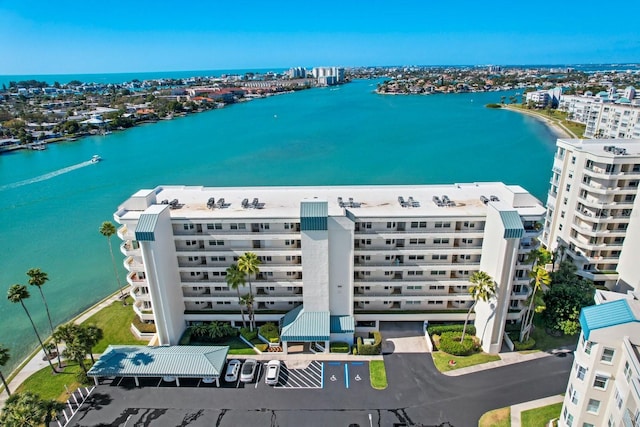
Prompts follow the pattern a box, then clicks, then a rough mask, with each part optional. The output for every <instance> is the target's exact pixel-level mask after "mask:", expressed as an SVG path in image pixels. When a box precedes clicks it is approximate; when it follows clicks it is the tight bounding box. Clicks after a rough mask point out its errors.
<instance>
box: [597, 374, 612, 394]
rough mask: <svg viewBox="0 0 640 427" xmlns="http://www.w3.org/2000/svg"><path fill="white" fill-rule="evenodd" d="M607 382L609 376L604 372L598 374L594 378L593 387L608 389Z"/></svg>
mask: <svg viewBox="0 0 640 427" xmlns="http://www.w3.org/2000/svg"><path fill="white" fill-rule="evenodd" d="M607 382H609V377H607V376H605V375H602V374H596V378H595V379H594V380H593V387H595V388H599V389H602V390H606V389H607Z"/></svg>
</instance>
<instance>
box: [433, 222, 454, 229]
mask: <svg viewBox="0 0 640 427" xmlns="http://www.w3.org/2000/svg"><path fill="white" fill-rule="evenodd" d="M435 228H451V223H450V222H441V221H438V222H436V223H435Z"/></svg>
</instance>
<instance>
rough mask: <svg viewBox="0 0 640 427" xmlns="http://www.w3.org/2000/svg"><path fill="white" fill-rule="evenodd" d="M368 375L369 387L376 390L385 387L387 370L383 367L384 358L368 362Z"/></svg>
mask: <svg viewBox="0 0 640 427" xmlns="http://www.w3.org/2000/svg"><path fill="white" fill-rule="evenodd" d="M369 376H370V377H371V387H373V388H375V389H376V390H384V389H385V388H387V385H388V384H387V370H386V369H385V367H384V360H372V361H371V362H369Z"/></svg>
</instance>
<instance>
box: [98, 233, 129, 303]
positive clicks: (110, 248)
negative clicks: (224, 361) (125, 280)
mask: <svg viewBox="0 0 640 427" xmlns="http://www.w3.org/2000/svg"><path fill="white" fill-rule="evenodd" d="M99 231H100V234H102V235H103V236H104V237H106V238H107V243H108V244H109V253H110V254H111V264H113V274H115V276H116V280H117V282H118V289H120V298H122V304H123V305H124V304H126V301H125V299H124V292H123V291H122V282H120V275H119V274H118V269H117V268H116V259H115V258H114V256H113V247H112V246H111V236H113V235H114V234H116V227H115V225H113V224H112V223H111V221H104V222H103V223H102V224H101V225H100V229H99Z"/></svg>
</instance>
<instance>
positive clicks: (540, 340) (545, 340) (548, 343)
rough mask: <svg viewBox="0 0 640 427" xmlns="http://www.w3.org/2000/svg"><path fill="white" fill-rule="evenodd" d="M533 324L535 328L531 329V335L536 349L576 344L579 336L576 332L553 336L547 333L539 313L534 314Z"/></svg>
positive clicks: (543, 349) (545, 349) (549, 348)
mask: <svg viewBox="0 0 640 427" xmlns="http://www.w3.org/2000/svg"><path fill="white" fill-rule="evenodd" d="M533 324H534V326H535V328H534V329H533V332H531V337H533V339H534V340H536V346H535V348H536V349H537V350H542V351H547V350H551V349H554V348H559V347H563V346H571V345H576V344H577V342H578V338H579V336H580V335H579V334H576V335H563V336H560V337H554V336H551V335H549V334H547V332H546V331H545V328H544V324H543V323H542V316H541V315H536V317H534V318H533Z"/></svg>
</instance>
